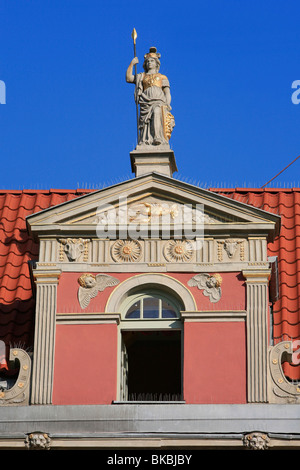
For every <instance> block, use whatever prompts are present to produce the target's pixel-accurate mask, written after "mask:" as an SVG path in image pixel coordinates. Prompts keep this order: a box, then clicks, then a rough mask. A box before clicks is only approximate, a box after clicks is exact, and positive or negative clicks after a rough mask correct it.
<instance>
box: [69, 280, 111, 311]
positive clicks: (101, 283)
mask: <svg viewBox="0 0 300 470" xmlns="http://www.w3.org/2000/svg"><path fill="white" fill-rule="evenodd" d="M119 282H120V281H119V280H118V279H116V278H115V277H113V276H109V275H108V274H96V275H94V274H90V273H85V274H82V275H81V276H80V277H79V279H78V283H79V285H80V287H79V289H78V301H79V304H80V307H81V308H82V309H84V308H86V307H87V306H88V305H89V303H90V301H91V299H93V298H94V297H96V296H97V294H98V292H102V291H104V289H106V287H113V286H116V285H117V284H119Z"/></svg>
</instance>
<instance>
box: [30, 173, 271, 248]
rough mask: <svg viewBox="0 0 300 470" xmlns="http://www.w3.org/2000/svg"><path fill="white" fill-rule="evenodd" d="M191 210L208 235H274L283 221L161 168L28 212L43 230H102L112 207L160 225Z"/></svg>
mask: <svg viewBox="0 0 300 470" xmlns="http://www.w3.org/2000/svg"><path fill="white" fill-rule="evenodd" d="M109 211H111V212H110V213H109ZM189 211H190V212H189ZM191 211H192V216H191V217H192V218H191V219H189V220H191V221H192V224H194V223H195V222H197V221H198V222H199V221H200V219H201V222H202V223H203V225H204V227H205V231H206V233H207V234H208V235H209V234H210V233H215V234H216V233H221V232H222V233H227V234H228V236H230V233H234V232H239V233H240V232H244V233H252V232H255V233H257V234H258V233H263V234H264V235H266V236H269V238H271V239H272V238H273V237H274V236H275V235H276V234H277V233H278V230H279V225H280V217H279V216H277V215H275V214H273V213H269V212H267V211H264V210H261V209H258V208H255V207H252V206H249V205H247V204H244V203H241V202H239V201H235V200H232V199H229V198H227V197H225V196H222V195H220V194H216V193H214V192H212V191H209V190H206V189H203V188H199V187H195V186H193V185H190V184H188V183H184V182H181V181H178V180H176V179H174V178H170V177H168V176H164V175H161V174H156V173H151V174H148V175H143V176H141V177H137V178H134V179H132V180H128V181H125V182H123V183H119V184H116V185H114V186H111V187H108V188H105V189H102V190H98V191H95V192H92V193H89V194H87V195H85V196H81V197H79V198H77V199H73V200H71V201H68V202H66V203H63V204H60V205H57V206H54V207H51V208H49V209H46V210H43V211H41V212H38V213H35V214H33V215H30V216H29V217H27V224H28V228H29V230H30V231H31V232H32V234H33V235H34V234H36V235H37V236H39V235H43V236H45V235H47V234H49V235H50V234H51V235H55V234H56V235H59V236H60V235H62V234H66V235H68V234H70V235H76V236H81V235H83V234H86V235H89V236H93V234H94V236H96V227H97V225H98V224H99V223H100V224H103V223H105V221H107V219H109V217H111V213H112V212H114V217H116V218H117V220H118V222H119V223H120V220H121V223H122V224H123V225H124V224H125V225H126V224H129V223H137V224H149V223H152V222H153V220H154V219H155V223H156V224H158V225H159V224H164V223H167V222H169V223H170V224H171V225H172V224H173V225H176V223H178V220H179V219H178V217H179V214H183V213H185V214H188V216H189V214H190V213H191ZM195 211H196V212H195ZM115 220H116V219H115ZM166 221H167V222H166Z"/></svg>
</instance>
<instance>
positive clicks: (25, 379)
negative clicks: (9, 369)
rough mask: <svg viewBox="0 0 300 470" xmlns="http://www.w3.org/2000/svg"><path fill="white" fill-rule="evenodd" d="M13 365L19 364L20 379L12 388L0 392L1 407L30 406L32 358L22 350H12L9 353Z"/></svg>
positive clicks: (18, 378)
mask: <svg viewBox="0 0 300 470" xmlns="http://www.w3.org/2000/svg"><path fill="white" fill-rule="evenodd" d="M9 360H10V362H11V363H16V362H18V365H19V373H18V377H17V379H16V381H15V383H14V385H13V386H12V387H11V388H7V389H5V390H4V389H2V390H0V405H15V406H16V405H28V404H29V392H30V378H31V358H30V356H29V354H28V353H27V352H26V351H24V349H20V348H11V349H10V353H9Z"/></svg>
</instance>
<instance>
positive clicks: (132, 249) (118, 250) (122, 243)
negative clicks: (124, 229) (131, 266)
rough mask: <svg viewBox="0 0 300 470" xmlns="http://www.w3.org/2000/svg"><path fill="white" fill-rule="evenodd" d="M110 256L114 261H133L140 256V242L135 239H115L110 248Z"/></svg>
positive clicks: (137, 259)
mask: <svg viewBox="0 0 300 470" xmlns="http://www.w3.org/2000/svg"><path fill="white" fill-rule="evenodd" d="M111 256H112V258H113V259H114V261H116V262H123V263H134V262H136V261H139V260H140V258H141V256H142V247H141V244H140V243H139V242H138V241H136V240H117V241H116V242H115V243H114V244H113V246H112V248H111Z"/></svg>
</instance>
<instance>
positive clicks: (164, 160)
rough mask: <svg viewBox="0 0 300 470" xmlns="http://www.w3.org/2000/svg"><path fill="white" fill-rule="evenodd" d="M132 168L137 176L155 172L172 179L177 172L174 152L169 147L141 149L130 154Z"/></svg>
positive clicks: (138, 148)
mask: <svg viewBox="0 0 300 470" xmlns="http://www.w3.org/2000/svg"><path fill="white" fill-rule="evenodd" d="M130 159H131V168H132V172H133V173H135V176H141V175H145V174H147V173H152V172H153V171H155V172H157V173H161V174H163V175H167V176H170V177H172V176H173V173H174V172H175V171H178V170H177V166H176V161H175V156H174V152H173V151H172V150H170V148H169V147H168V146H166V147H162V146H158V147H156V146H151V145H149V146H147V147H142V146H141V147H139V146H137V148H136V149H135V150H133V151H132V152H130Z"/></svg>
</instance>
